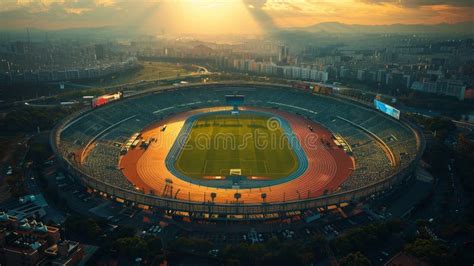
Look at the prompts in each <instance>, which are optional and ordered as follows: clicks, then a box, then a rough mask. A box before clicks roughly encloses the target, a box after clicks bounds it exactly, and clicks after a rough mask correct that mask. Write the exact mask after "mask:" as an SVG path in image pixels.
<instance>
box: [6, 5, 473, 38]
mask: <svg viewBox="0 0 474 266" xmlns="http://www.w3.org/2000/svg"><path fill="white" fill-rule="evenodd" d="M472 14H474V0H446V1H443V0H155V1H153V0H135V1H132V0H128V1H124V0H62V1H52V0H0V28H3V29H5V28H25V27H31V28H42V29H63V28H77V27H98V26H132V27H136V28H137V29H140V30H142V31H143V32H146V33H158V32H161V31H162V30H164V31H165V32H167V33H210V34H223V33H251V34H258V33H262V32H265V31H267V30H270V29H275V28H276V29H277V28H288V27H303V26H309V25H312V24H316V23H320V22H341V23H347V24H368V25H373V24H377V25H379V24H395V23H402V24H418V23H422V24H436V23H443V22H446V23H456V22H465V21H474V17H473V15H472Z"/></svg>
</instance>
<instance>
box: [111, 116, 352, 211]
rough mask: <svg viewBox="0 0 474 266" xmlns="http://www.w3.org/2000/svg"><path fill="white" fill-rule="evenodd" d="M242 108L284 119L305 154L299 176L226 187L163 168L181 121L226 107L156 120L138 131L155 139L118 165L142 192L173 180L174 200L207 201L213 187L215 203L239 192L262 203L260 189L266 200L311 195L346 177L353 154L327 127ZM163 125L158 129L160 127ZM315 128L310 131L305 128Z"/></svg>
mask: <svg viewBox="0 0 474 266" xmlns="http://www.w3.org/2000/svg"><path fill="white" fill-rule="evenodd" d="M243 109H246V110H254V111H262V112H266V113H274V114H276V115H278V116H280V117H282V118H284V119H286V120H287V121H288V123H289V124H290V125H291V128H292V130H293V132H294V134H295V135H296V136H297V138H298V139H299V140H300V144H301V146H302V147H303V149H304V151H305V154H306V157H307V159H308V168H307V169H306V171H305V172H304V173H303V174H302V175H301V176H299V177H297V178H295V179H293V180H290V181H288V182H285V183H282V184H277V185H273V186H267V187H261V188H252V189H224V188H214V187H205V186H199V185H197V184H192V183H189V182H186V181H184V180H182V179H180V178H178V177H175V176H174V175H173V174H172V173H171V172H170V171H169V170H168V169H167V167H166V164H165V160H166V156H167V154H168V152H169V150H170V149H171V147H172V146H173V143H174V141H175V140H176V137H177V136H178V134H179V132H180V130H181V128H182V126H183V125H184V122H185V120H186V119H187V118H188V117H190V116H192V115H194V114H196V113H202V112H210V111H217V110H230V109H229V108H228V107H221V108H203V109H198V110H192V111H188V112H183V113H180V114H177V115H175V116H173V117H170V118H167V119H165V120H163V121H160V122H159V123H157V124H155V125H153V126H150V127H148V128H145V129H144V130H143V131H142V136H143V138H144V139H148V138H150V137H154V138H156V139H157V142H156V143H152V144H151V145H150V146H149V147H148V149H147V150H142V149H134V150H130V151H129V152H128V153H127V154H126V155H125V156H122V157H121V159H120V163H119V164H120V168H122V169H123V173H124V175H125V176H126V177H127V178H128V179H129V181H130V182H132V183H133V184H134V185H135V186H137V187H138V188H140V189H143V190H144V191H145V193H150V192H151V191H153V192H154V193H155V194H156V195H161V194H162V192H163V190H164V188H165V185H166V181H165V180H166V179H171V180H172V182H173V195H176V198H177V199H180V200H186V201H189V200H190V201H195V202H205V201H210V200H211V198H210V194H211V193H212V192H215V193H216V194H217V197H216V198H215V202H219V203H231V202H234V201H235V199H234V194H235V193H236V192H238V193H240V194H241V198H240V199H239V202H241V203H244V204H245V203H261V202H262V198H261V194H262V193H266V194H267V198H266V201H267V202H282V201H290V200H298V199H306V198H308V197H309V198H315V197H319V196H321V195H323V194H324V193H325V191H326V192H327V193H333V192H335V191H337V190H338V188H339V186H340V185H341V184H342V183H343V182H344V181H345V180H346V179H347V177H349V175H350V174H351V173H352V170H353V169H354V161H353V159H352V158H351V157H350V156H349V155H348V154H347V153H346V152H345V151H344V150H343V149H342V148H339V147H337V146H336V145H335V144H334V142H333V141H332V134H331V132H329V130H327V129H326V128H324V127H322V126H321V125H320V124H318V123H315V122H313V121H310V120H307V119H305V118H303V117H301V116H297V115H293V114H289V113H286V112H283V111H279V110H274V109H264V108H251V107H244V108H243ZM165 124H166V125H167V127H166V130H165V131H164V132H162V131H161V130H160V129H161V126H162V125H165ZM308 125H311V126H312V127H313V132H311V131H310V130H309V129H308Z"/></svg>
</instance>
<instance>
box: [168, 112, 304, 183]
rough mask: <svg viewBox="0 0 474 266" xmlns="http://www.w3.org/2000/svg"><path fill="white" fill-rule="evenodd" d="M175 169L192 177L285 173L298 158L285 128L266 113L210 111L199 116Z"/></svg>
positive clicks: (278, 175)
mask: <svg viewBox="0 0 474 266" xmlns="http://www.w3.org/2000/svg"><path fill="white" fill-rule="evenodd" d="M174 166H175V169H176V170H178V171H179V172H181V173H182V174H184V175H186V176H188V177H192V178H207V177H210V178H212V177H215V176H229V175H231V171H232V174H234V175H242V176H248V177H250V176H253V177H260V178H264V179H278V178H281V177H286V176H288V175H290V174H291V173H293V172H294V171H295V170H296V169H297V168H298V159H297V157H296V155H295V152H294V150H293V148H292V146H291V145H290V143H289V140H288V136H287V134H285V131H284V129H283V128H282V127H281V126H280V124H279V123H277V120H275V118H270V117H268V116H264V115H257V114H245V113H241V114H238V115H232V114H209V115H205V116H201V117H199V118H197V119H196V120H195V121H194V122H193V125H192V127H191V130H190V132H189V133H188V136H187V137H186V140H185V145H184V146H183V147H182V149H181V151H180V152H179V155H178V158H177V160H176V161H175V165H174Z"/></svg>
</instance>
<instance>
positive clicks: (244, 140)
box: [51, 82, 424, 220]
mask: <svg viewBox="0 0 474 266" xmlns="http://www.w3.org/2000/svg"><path fill="white" fill-rule="evenodd" d="M51 143H52V147H53V151H54V152H55V154H56V157H57V159H58V162H60V164H61V166H62V167H63V169H64V170H65V171H66V172H67V173H68V174H69V175H70V176H71V177H73V178H74V179H75V180H77V181H78V182H80V183H81V184H83V185H84V186H85V187H86V188H87V189H88V190H89V191H90V192H93V193H98V194H100V195H102V196H104V197H107V198H110V199H111V200H115V201H118V202H121V203H126V204H131V205H134V206H138V207H140V208H146V209H148V208H152V209H159V210H164V211H166V212H167V213H169V214H172V215H176V216H183V217H192V218H196V219H243V220H260V219H272V218H282V217H288V216H292V215H295V214H301V213H305V212H306V211H311V210H324V209H328V208H331V207H333V206H341V205H343V204H347V203H353V202H360V201H362V200H364V199H366V198H370V197H373V196H374V195H378V194H381V193H384V192H387V191H390V190H392V189H393V188H395V187H397V186H402V185H403V184H404V182H405V181H406V179H408V178H409V177H410V176H411V175H412V173H413V172H414V169H415V167H416V165H417V163H418V161H419V159H420V155H421V153H422V151H423V149H424V140H423V138H422V136H421V134H420V133H419V132H418V131H417V129H416V128H414V127H413V126H412V125H411V124H409V123H408V122H407V121H405V120H403V119H396V118H394V117H392V116H389V115H387V114H385V113H382V112H380V111H379V110H377V109H375V108H374V107H372V106H370V105H367V104H364V103H360V102H356V101H353V100H351V99H348V98H345V97H343V96H341V95H337V94H335V93H334V94H333V93H327V92H325V93H320V92H317V91H316V90H314V89H310V88H308V87H304V88H300V87H297V86H291V85H282V84H266V83H245V82H226V83H207V84H186V85H180V86H173V87H167V88H159V89H158V88H157V89H151V90H147V91H143V92H140V93H135V94H133V95H128V96H127V97H124V98H121V99H120V100H116V101H113V102H110V103H107V104H103V105H101V106H100V107H96V108H92V109H87V110H84V111H81V112H78V113H75V114H73V115H71V116H69V117H67V118H66V119H65V120H63V121H61V122H60V123H59V124H58V125H57V126H56V127H55V129H54V130H53V131H52V133H51Z"/></svg>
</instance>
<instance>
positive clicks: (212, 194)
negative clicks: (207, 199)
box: [211, 192, 217, 202]
mask: <svg viewBox="0 0 474 266" xmlns="http://www.w3.org/2000/svg"><path fill="white" fill-rule="evenodd" d="M216 197H217V194H216V192H212V193H211V199H212V202H214V199H215V198H216Z"/></svg>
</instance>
